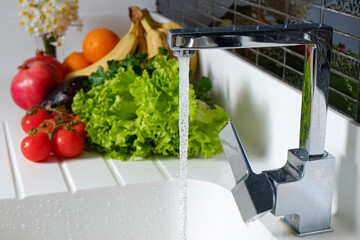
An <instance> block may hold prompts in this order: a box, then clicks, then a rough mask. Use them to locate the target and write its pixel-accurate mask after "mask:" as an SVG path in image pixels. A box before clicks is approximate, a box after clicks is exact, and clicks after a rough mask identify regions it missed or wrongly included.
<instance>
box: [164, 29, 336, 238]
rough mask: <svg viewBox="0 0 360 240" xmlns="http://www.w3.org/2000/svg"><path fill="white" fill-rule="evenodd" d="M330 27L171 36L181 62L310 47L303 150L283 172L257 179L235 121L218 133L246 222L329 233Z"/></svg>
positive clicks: (331, 159) (331, 178)
mask: <svg viewBox="0 0 360 240" xmlns="http://www.w3.org/2000/svg"><path fill="white" fill-rule="evenodd" d="M332 33H333V30H332V28H331V27H329V26H326V25H323V24H294V25H276V26H249V27H218V28H184V29H173V30H169V32H168V44H169V47H170V49H172V50H173V51H174V54H175V55H177V56H192V55H193V54H194V51H195V50H201V49H211V48H216V49H219V48H224V49H227V48H260V47H283V46H295V45H306V47H305V64H304V76H303V79H304V80H303V91H302V110H301V121H300V141H299V147H298V148H296V149H290V150H289V151H288V159H287V162H286V164H285V166H283V167H282V168H280V169H275V170H267V171H263V172H261V173H260V174H256V173H254V172H253V171H252V170H251V166H250V163H249V161H248V159H247V156H246V154H245V151H244V148H243V146H242V144H241V141H240V139H239V137H238V134H237V132H236V130H235V127H234V125H233V123H232V122H231V121H229V122H228V123H227V124H226V125H225V127H224V128H223V129H222V130H221V132H220V133H219V137H220V141H221V144H222V146H223V149H224V152H225V155H226V158H227V159H228V161H229V163H230V166H231V169H232V172H233V175H234V178H235V184H236V185H235V187H234V188H233V189H232V193H233V196H234V199H235V201H236V203H237V206H238V208H239V210H240V213H241V216H242V218H243V220H244V222H246V223H249V222H251V221H254V220H256V219H258V218H259V217H261V216H263V215H264V214H266V213H268V212H272V214H274V215H275V216H284V217H283V218H282V220H283V221H284V222H285V223H286V224H287V225H288V226H289V227H290V228H291V229H292V230H293V231H294V232H295V233H296V234H297V235H298V236H304V235H309V234H315V233H322V232H329V231H332V228H331V227H330V221H331V208H332V194H333V186H334V171H335V158H334V157H333V156H332V155H331V154H329V153H327V152H326V151H325V150H324V147H325V137H326V118H327V108H328V88H329V79H330V60H331V48H332Z"/></svg>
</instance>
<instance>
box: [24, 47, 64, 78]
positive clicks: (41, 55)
mask: <svg viewBox="0 0 360 240" xmlns="http://www.w3.org/2000/svg"><path fill="white" fill-rule="evenodd" d="M35 61H43V62H49V63H52V64H54V65H55V66H56V67H57V68H58V69H59V70H60V72H61V74H62V77H63V78H65V76H66V69H65V67H64V66H63V65H62V64H61V63H60V62H59V61H58V60H57V59H56V58H54V57H52V56H50V55H47V54H46V53H45V52H44V51H42V50H36V52H35V57H32V58H29V59H27V60H26V61H25V62H24V63H23V64H25V65H29V64H30V63H33V62H35Z"/></svg>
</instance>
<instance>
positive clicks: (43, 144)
mask: <svg viewBox="0 0 360 240" xmlns="http://www.w3.org/2000/svg"><path fill="white" fill-rule="evenodd" d="M51 151H52V144H51V141H50V140H49V137H48V135H47V134H42V133H41V134H35V135H29V136H27V137H25V138H24V139H23V140H22V142H21V152H22V153H23V155H24V156H25V157H26V158H27V159H29V160H30V161H34V162H42V161H44V160H46V159H47V158H48V157H49V155H50V153H51Z"/></svg>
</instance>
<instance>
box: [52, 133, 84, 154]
mask: <svg viewBox="0 0 360 240" xmlns="http://www.w3.org/2000/svg"><path fill="white" fill-rule="evenodd" d="M52 146H53V150H54V152H55V153H56V154H57V155H58V156H61V157H76V156H78V155H79V154H80V153H81V152H82V151H83V150H84V147H85V137H84V136H83V135H81V134H80V133H78V132H76V131H73V130H72V131H71V130H70V131H69V130H66V129H59V130H57V131H56V132H55V133H54V135H53V138H52Z"/></svg>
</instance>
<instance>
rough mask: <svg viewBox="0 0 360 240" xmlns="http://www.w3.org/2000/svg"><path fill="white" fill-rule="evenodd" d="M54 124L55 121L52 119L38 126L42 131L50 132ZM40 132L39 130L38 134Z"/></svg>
mask: <svg viewBox="0 0 360 240" xmlns="http://www.w3.org/2000/svg"><path fill="white" fill-rule="evenodd" d="M55 124H56V120H55V119H54V118H50V119H45V120H44V121H43V122H42V123H41V124H40V125H39V127H38V128H39V129H44V130H46V131H49V132H51V131H52V130H53V129H54V126H55ZM40 131H42V130H39V132H40ZM46 131H42V132H46Z"/></svg>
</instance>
